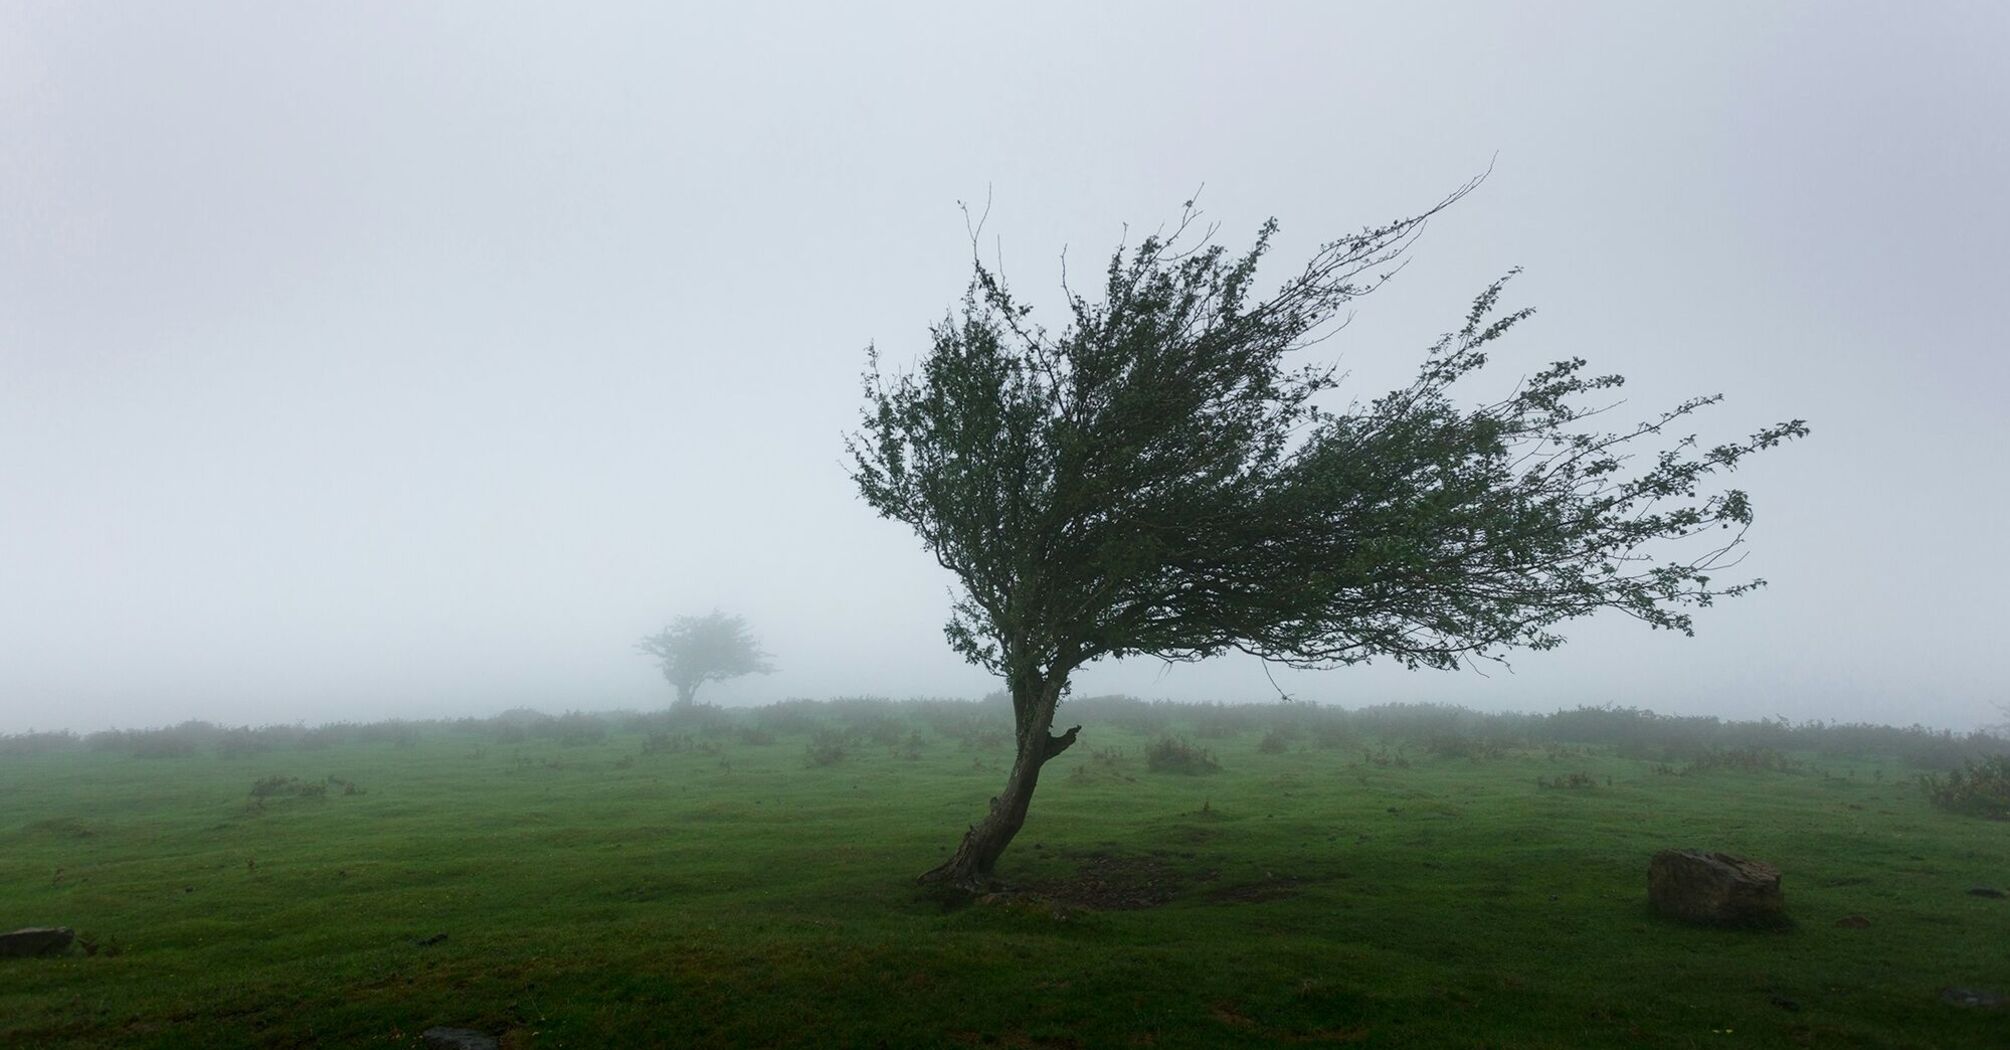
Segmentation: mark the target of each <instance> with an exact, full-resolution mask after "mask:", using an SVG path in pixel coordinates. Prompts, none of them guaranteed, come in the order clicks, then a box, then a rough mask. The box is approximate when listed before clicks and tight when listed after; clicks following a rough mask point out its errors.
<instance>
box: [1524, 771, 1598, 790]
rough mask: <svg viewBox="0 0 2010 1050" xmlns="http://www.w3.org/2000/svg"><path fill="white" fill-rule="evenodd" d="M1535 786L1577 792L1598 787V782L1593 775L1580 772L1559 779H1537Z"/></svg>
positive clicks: (1558, 777) (1567, 774)
mask: <svg viewBox="0 0 2010 1050" xmlns="http://www.w3.org/2000/svg"><path fill="white" fill-rule="evenodd" d="M1535 786H1536V787H1542V788H1566V789H1572V790H1575V789H1581V788H1592V787H1597V786H1598V781H1597V779H1596V778H1594V777H1593V776H1592V775H1591V774H1589V773H1585V772H1582V771H1578V772H1572V773H1565V774H1563V775H1562V776H1557V777H1537V778H1535Z"/></svg>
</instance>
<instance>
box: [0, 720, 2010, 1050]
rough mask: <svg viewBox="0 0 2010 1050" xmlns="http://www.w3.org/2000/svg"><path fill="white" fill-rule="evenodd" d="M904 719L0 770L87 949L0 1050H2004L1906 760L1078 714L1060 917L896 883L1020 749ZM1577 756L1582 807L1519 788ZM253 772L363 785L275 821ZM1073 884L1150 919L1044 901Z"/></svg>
mask: <svg viewBox="0 0 2010 1050" xmlns="http://www.w3.org/2000/svg"><path fill="white" fill-rule="evenodd" d="M906 728H908V727H903V732H905V729H906ZM915 728H918V727H915ZM920 733H921V739H920V746H919V748H918V757H909V756H907V755H906V754H904V752H905V751H906V750H907V744H906V742H905V736H904V735H903V737H902V741H903V742H902V743H901V744H899V745H897V746H893V747H889V746H887V745H885V744H874V743H867V742H854V743H853V744H852V745H850V746H849V749H848V750H849V755H848V757H846V758H845V759H844V760H842V761H839V762H837V763H835V764H832V765H824V766H812V765H811V764H810V763H808V762H807V761H806V745H807V744H808V743H809V741H810V736H809V734H808V732H806V731H798V732H794V733H783V734H781V735H780V736H779V737H778V738H777V739H776V740H775V741H774V742H773V743H769V744H750V743H745V742H742V740H741V739H740V738H738V737H736V736H734V735H731V734H726V733H721V734H718V735H716V736H715V737H713V738H712V742H713V744H714V745H715V746H716V748H717V749H718V750H717V753H706V752H704V751H701V750H685V751H681V752H677V753H665V752H656V753H648V754H644V753H642V743H643V738H642V737H641V736H638V735H633V734H621V733H616V734H613V735H610V736H608V737H607V738H606V739H604V740H601V741H598V742H594V743H587V744H582V745H579V746H562V745H561V744H559V743H556V742H552V741H548V740H547V741H536V740H533V741H530V742H527V743H523V744H518V745H511V744H497V743H494V742H485V741H483V740H481V739H480V738H477V737H475V736H472V735H456V734H454V733H450V732H444V731H442V732H432V733H426V734H421V735H420V736H419V738H418V739H417V741H416V742H415V743H413V744H411V745H410V746H402V747H400V746H393V745H391V744H377V745H369V744H349V745H343V746H337V747H332V748H328V749H324V750H277V751H271V752H267V753H264V754H260V755H253V756H250V757H243V758H221V757H216V756H214V755H212V754H209V753H202V754H198V755H195V756H193V757H184V758H152V759H149V758H137V757H129V756H126V755H113V754H99V753H91V752H88V751H83V750H70V751H62V752H55V753H46V754H37V755H26V756H22V755H14V756H6V757H0V927H6V928H12V927H14V926H25V925H58V924H60V925H69V926H73V927H76V928H78V929H79V930H80V931H81V932H82V933H83V934H84V935H85V936H87V937H89V938H91V939H92V940H93V941H94V942H95V943H96V944H97V945H98V950H97V952H96V954H92V955H85V954H83V953H81V952H78V953H75V954H72V955H70V956H67V957H63V958H57V959H40V960H0V1046H8V1047H14V1046H20V1047H57V1046H119V1047H185V1046H219V1047H233V1046H246V1047H250V1046H259V1047H264V1046H314V1045H324V1046H414V1045H417V1043H418V1039H417V1033H419V1032H420V1031H421V1030H423V1029H425V1028H427V1027H429V1026H432V1025H440V1024H447V1025H455V1026H464V1027H474V1028H481V1029H486V1030H489V1031H492V1032H497V1033H505V1032H506V1033H508V1036H509V1042H508V1043H506V1045H513V1046H519V1047H520V1046H539V1047H559V1046H571V1047H606V1046H650V1045H664V1046H760V1045H778V1044H779V1045H790V1044H803V1045H819V1046H880V1045H886V1046H896V1047H899V1046H941V1045H949V1046H956V1045H971V1046H1049V1045H1051V1046H1091V1047H1100V1046H1156V1047H1183V1046H1223V1045H1265V1044H1277V1045H1302V1044H1310V1045H1316V1044H1322V1043H1326V1044H1340V1045H1360V1046H1379V1047H1394V1046H1405V1047H1409V1046H1460V1047H1475V1046H1488V1047H1584V1046H1617V1045H1628V1046H1656V1047H1703V1046H1709V1047H1721V1046H1733V1045H1745V1046H1792V1045H1811V1046H1821V1047H1908V1046H1910V1047H1961V1046H1977V1047H1981V1046H2003V1045H2006V1044H2010V1015H2006V1013H2005V1012H2003V1011H2001V1010H1978V1009H1973V1008H1963V1007H1958V1006H1952V1005H1948V1004H1946V1003H1943V1002H1942V1001H1941V1000H1940V997H1939V990H1940V989H1941V988H1943V987H1947V986H1962V987H1977V988H1983V989H1987V990H1991V991H1995V992H1999V993H2003V992H2010V950H2006V948H2005V946H2006V945H2010V901H2004V900H1992V899H1987V898H1981V897H1975V896H1970V895H1968V894H1967V893H1966V891H1967V889H1968V888H1969V887H1970V886H1974V885H1994V886H2003V885H2005V883H2006V882H2010V824H2006V823H2000V822H1989V821H1983V820H1977V819H1973V818H1964V817H1960V816H1955V815H1952V814H1948V813H1944V812H1940V811H1938V810H1935V809H1933V808H1931V807H1929V806H1928V805H1927V804H1926V802H1925V801H1924V799H1923V798H1922V797H1921V794H1920V792H1919V791H1918V789H1917V788H1916V786H1915V785H1913V784H1912V783H1911V782H1910V781H1909V779H1907V778H1909V776H1910V773H1909V772H1908V771H1906V770H1903V769H1901V768H1899V767H1897V766H1895V765H1885V766H1879V765H1877V764H1876V763H1875V762H1872V761H1869V760H1861V761H1857V762H1854V763H1851V762H1841V761H1830V762H1828V763H1827V764H1826V765H1824V764H1823V763H1819V762H1811V764H1810V765H1809V766H1808V767H1807V768H1806V769H1804V770H1802V771H1799V772H1779V771H1772V772H1746V771H1737V770H1731V769H1714V770H1707V771H1699V772H1695V773H1693V774H1691V775H1686V776H1678V775H1669V774H1666V773H1657V772H1655V771H1654V768H1653V766H1654V763H1651V762H1645V761H1632V760H1626V759H1622V758H1618V757H1614V756H1613V755H1611V754H1609V753H1606V752H1603V751H1597V750H1581V749H1580V750H1572V749H1564V750H1557V749H1547V750H1545V749H1529V750H1518V751H1517V750H1510V751H1508V752H1506V753H1504V754H1499V755H1496V756H1494V757H1487V758H1481V759H1477V760H1473V759H1464V758H1460V759H1445V758H1431V757H1427V756H1426V755H1425V754H1424V753H1423V752H1422V751H1420V750H1418V749H1417V748H1416V747H1414V746H1412V747H1410V748H1408V749H1407V750H1399V749H1397V748H1394V747H1392V748H1391V749H1390V750H1389V751H1386V752H1382V756H1383V758H1384V763H1385V764H1377V762H1376V761H1373V760H1371V757H1370V756H1367V755H1364V752H1363V749H1362V748H1360V747H1358V746H1357V747H1351V748H1346V749H1335V750H1320V749H1315V748H1313V747H1312V746H1311V744H1310V740H1309V738H1307V737H1303V736H1301V737H1299V738H1297V739H1296V740H1295V741H1294V742H1292V743H1291V744H1290V745H1289V747H1288V748H1287V749H1286V750H1284V751H1283V752H1282V753H1265V752H1263V751H1261V750H1259V744H1260V742H1261V740H1262V737H1263V733H1262V732H1261V730H1256V731H1247V732H1242V733H1239V734H1235V735H1229V736H1223V737H1213V738H1206V739H1200V738H1195V739H1196V742H1198V743H1200V744H1202V745H1203V746H1205V747H1206V748H1207V749H1208V750H1209V751H1210V752H1212V753H1213V754H1214V755H1215V757H1216V758H1217V759H1218V760H1219V761H1220V763H1221V766H1222V771H1221V772H1219V773H1215V774H1210V775H1193V776H1180V775H1170V774H1158V773H1152V772H1149V771H1148V770H1147V769H1146V764H1145V760H1144V753H1145V749H1146V747H1147V746H1148V745H1150V744H1151V743H1152V742H1153V741H1154V740H1155V739H1157V735H1156V734H1154V735H1145V734H1142V733H1138V734H1133V733H1129V732H1126V731H1123V730H1120V729H1115V728H1110V727H1106V726H1098V725H1093V724H1092V725H1089V726H1088V727H1086V728H1085V729H1084V731H1083V733H1084V735H1083V742H1082V744H1081V745H1080V746H1078V747H1076V748H1075V749H1073V750H1071V751H1070V752H1068V753H1067V754H1065V755H1063V756H1062V757H1061V758H1060V759H1058V760H1056V761H1055V762H1054V763H1053V764H1052V765H1051V766H1049V768H1048V770H1047V772H1046V774H1045V775H1044V777H1043V778H1042V785H1041V788H1040V792H1039V795H1038V796H1037V797H1036V799H1035V801H1034V806H1033V813H1032V817H1031V819H1030V821H1029V822H1028V824H1027V826H1026V829H1025V831H1024V832H1023V833H1022V834H1021V835H1020V837H1019V839H1018V841H1017V842H1016V843H1015V845H1014V846H1013V849H1012V851H1011V852H1010V853H1009V854H1008V855H1007V857H1006V860H1005V864H1004V870H1003V871H1002V872H1001V874H1002V875H1004V876H1005V877H1006V878H1007V879H1008V880H1011V881H1013V882H1014V883H1016V884H1019V885H1022V886H1029V887H1039V888H1043V889H1044V890H1046V891H1047V898H1048V899H1042V898H1037V897H1031V896H1020V897H1005V898H1000V899H996V900H991V901H988V902H982V903H976V904H965V905H963V906H957V905H956V904H955V903H954V902H950V901H945V900H943V899H941V898H937V897H932V896H930V895H928V894H926V893H924V892H922V891H921V890H920V889H919V888H918V887H917V886H916V885H915V884H914V882H913V876H914V875H915V874H916V873H918V872H920V871H921V870H922V869H924V868H926V867H929V866H930V865H931V864H932V863H934V862H935V861H936V860H937V859H938V858H940V857H941V856H942V855H943V853H944V851H946V850H947V849H948V847H950V846H951V845H953V843H954V839H955V837H956V835H957V834H958V833H959V832H960V831H961V829H962V828H963V826H964V824H965V823H967V822H968V821H969V820H971V819H972V818H974V817H975V815H976V814H977V813H978V812H979V810H980V808H981V807H982V806H983V805H984V801H985V799H986V798H988V797H989V796H990V794H992V793H993V792H994V791H995V790H996V789H997V788H998V786H999V784H1000V783H1001V782H1002V779H1003V772H1002V769H1003V766H1004V764H1005V763H1006V761H1007V759H1008V757H1009V756H1008V755H1007V754H1005V753H1003V752H1002V751H994V750H970V749H968V748H967V747H965V746H963V745H961V744H959V742H958V741H956V740H954V739H950V738H947V737H944V736H941V735H937V734H934V733H931V732H930V731H928V730H927V729H925V728H924V729H920ZM1274 746H1275V745H1273V748H1274ZM1109 748H1116V749H1120V750H1121V751H1122V752H1123V753H1124V756H1123V757H1122V758H1121V759H1120V760H1118V761H1116V762H1114V763H1111V762H1107V761H1104V760H1101V759H1099V758H1098V757H1097V755H1096V752H1097V751H1098V750H1099V749H1109ZM1403 763H1407V765H1404V764H1403ZM1571 772H1584V773H1588V774H1590V776H1591V778H1592V781H1593V784H1592V786H1590V787H1576V788H1557V787H1541V786H1538V780H1539V779H1548V780H1551V781H1552V782H1554V781H1555V780H1556V779H1558V778H1560V777H1563V776H1565V775H1567V774H1569V773H1571ZM1825 772H1826V775H1824V774H1825ZM267 776H291V777H299V778H302V779H303V780H310V781H317V782H318V781H320V780H321V779H322V778H324V777H328V776H335V777H341V778H345V779H348V780H352V781H354V782H355V783H356V784H357V785H359V786H360V788H361V789H362V791H363V793H362V794H356V795H344V794H342V793H341V789H340V787H339V786H338V787H336V788H333V789H331V790H330V792H329V794H328V796H327V797H326V798H318V799H317V798H292V797H274V798H270V799H267V800H265V802H264V805H263V808H262V809H261V808H258V807H257V806H255V805H254V804H253V803H252V800H251V798H250V794H249V793H250V790H251V786H252V784H253V783H254V782H255V781H257V780H259V779H260V778H263V777H267ZM1607 778H1610V783H1609V785H1608V782H1607ZM1665 847H1703V848H1710V849H1721V850H1726V851H1730V852H1734V853H1742V854H1746V855H1750V856H1754V857H1757V858H1760V859H1764V860H1767V861H1770V862H1773V863H1775V864H1777V865H1778V866H1779V867H1780V868H1781V869H1782V870H1783V871H1784V872H1785V887H1786V893H1787V902H1788V908H1789V910H1790V912H1791V913H1792V915H1793V916H1794V918H1795V920H1796V925H1795V926H1794V928H1792V929H1791V930H1789V931H1786V932H1782V933H1754V932H1727V931H1716V930H1707V929H1691V928H1686V927H1682V926H1678V925H1674V924H1672V923H1668V922H1664V921H1662V920H1659V919H1657V918H1654V917H1652V916H1651V915H1650V914H1649V912H1648V909H1647V905H1646V900H1645V886H1646V866H1647V860H1648V857H1649V856H1650V855H1651V854H1652V853H1653V852H1654V851H1655V850H1657V849H1661V848H1665ZM1090 890H1097V891H1098V893H1100V896H1098V894H1097V893H1090V894H1089V895H1090V896H1091V897H1095V898H1096V899H1102V900H1108V899H1129V900H1133V901H1160V902H1162V903H1158V904H1157V906H1153V907H1144V908H1132V909H1109V908H1096V907H1087V906H1083V905H1082V904H1081V903H1080V902H1079V900H1077V902H1076V903H1068V901H1069V899H1070V898H1071V895H1072V896H1074V897H1078V898H1079V897H1080V896H1081V895H1082V894H1084V893H1088V892H1089V891H1090ZM1056 898H1058V900H1057V899H1056ZM1848 915H1863V916H1866V917H1868V918H1869V920H1870V926H1869V927H1867V928H1861V929H1855V928H1842V927H1838V926H1837V925H1836V920H1838V919H1840V918H1842V917H1844V916H1848ZM439 933H445V934H446V935H447V939H446V940H445V941H443V942H440V943H436V944H432V945H429V946H421V945H420V944H419V943H418V942H419V941H420V940H422V939H425V938H428V937H431V936H432V935H435V934H439ZM114 944H115V945H116V946H117V947H116V953H115V951H114V950H113V949H112V948H111V946H112V945H114ZM1781 1003H1788V1004H1790V1005H1791V1006H1793V1007H1797V1009H1795V1008H1789V1006H1786V1005H1780V1004H1781Z"/></svg>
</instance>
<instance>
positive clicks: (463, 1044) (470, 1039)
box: [419, 1027, 499, 1050]
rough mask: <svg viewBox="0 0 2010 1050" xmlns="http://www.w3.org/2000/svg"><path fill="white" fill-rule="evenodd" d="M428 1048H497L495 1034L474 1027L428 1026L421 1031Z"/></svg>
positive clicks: (448, 1049)
mask: <svg viewBox="0 0 2010 1050" xmlns="http://www.w3.org/2000/svg"><path fill="white" fill-rule="evenodd" d="M419 1039H420V1040H421V1041H423V1042H424V1043H425V1044H426V1046H427V1047H428V1050H497V1047H498V1046H499V1044H498V1043H497V1042H496V1038H495V1036H492V1035H489V1034H488V1033H487V1032H477V1031H475V1030H474V1029H472V1028H445V1027H441V1028H428V1029H426V1030H425V1031H423V1032H420V1033H419Z"/></svg>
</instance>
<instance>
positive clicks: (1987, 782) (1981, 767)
mask: <svg viewBox="0 0 2010 1050" xmlns="http://www.w3.org/2000/svg"><path fill="white" fill-rule="evenodd" d="M1919 786H1920V789H1921V790H1923V791H1925V792H1926V798H1927V801H1929V802H1932V803H1933V804H1934V805H1935V806H1938V807H1939V808H1941V809H1944V810H1946V811H1948V812H1949V813H1961V814H1965V815H1967V816H1973V817H1988V818H1989V819H1991V820H2010V756H2004V755H1995V756H1992V757H1990V758H1985V759H1981V760H1979V761H1973V762H1969V763H1967V764H1965V765H1963V766H1962V767H1961V768H1959V769H1954V770H1949V771H1948V772H1947V774H1946V775H1945V776H1934V775H1931V774H1929V775H1927V776H1923V777H1920V778H1919Z"/></svg>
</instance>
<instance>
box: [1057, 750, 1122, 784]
mask: <svg viewBox="0 0 2010 1050" xmlns="http://www.w3.org/2000/svg"><path fill="white" fill-rule="evenodd" d="M1072 775H1073V777H1074V779H1076V780H1078V781H1081V782H1083V783H1090V784H1094V783H1105V782H1109V781H1118V780H1121V781H1123V782H1125V783H1128V784H1135V783H1137V779H1138V778H1136V777H1134V776H1132V775H1131V756H1130V755H1129V754H1128V753H1127V752H1125V751H1124V749H1123V748H1120V747H1099V748H1096V749H1095V750H1094V751H1091V752H1089V758H1088V761H1086V762H1083V763H1082V764H1081V765H1078V766H1076V767H1075V772H1074V773H1073V774H1072Z"/></svg>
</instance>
